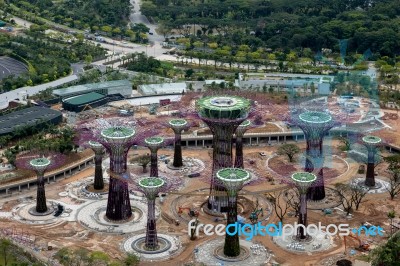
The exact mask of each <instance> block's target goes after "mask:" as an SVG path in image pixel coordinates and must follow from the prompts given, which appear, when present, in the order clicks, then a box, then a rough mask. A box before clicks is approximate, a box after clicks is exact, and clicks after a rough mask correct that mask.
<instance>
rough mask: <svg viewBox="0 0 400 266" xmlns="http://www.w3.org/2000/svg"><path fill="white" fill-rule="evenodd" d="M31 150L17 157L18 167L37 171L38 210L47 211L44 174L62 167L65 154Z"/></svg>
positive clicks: (40, 211)
mask: <svg viewBox="0 0 400 266" xmlns="http://www.w3.org/2000/svg"><path fill="white" fill-rule="evenodd" d="M40 153H42V155H39V153H37V152H30V153H27V154H24V155H21V156H18V157H17V159H16V165H17V168H25V169H31V170H33V171H35V173H36V176H37V192H36V212H37V213H46V212H47V211H48V208H47V204H46V191H45V181H44V174H45V172H46V171H48V170H52V169H56V168H58V167H60V166H61V165H62V164H63V163H64V161H65V156H64V155H63V154H59V153H54V152H45V153H43V152H40Z"/></svg>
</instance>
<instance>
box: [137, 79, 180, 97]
mask: <svg viewBox="0 0 400 266" xmlns="http://www.w3.org/2000/svg"><path fill="white" fill-rule="evenodd" d="M186 89H187V86H186V83H185V82H178V83H161V84H143V85H139V86H138V92H139V93H140V94H142V95H159V94H181V93H182V92H186Z"/></svg>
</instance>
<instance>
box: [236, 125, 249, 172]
mask: <svg viewBox="0 0 400 266" xmlns="http://www.w3.org/2000/svg"><path fill="white" fill-rule="evenodd" d="M250 125H251V122H250V120H245V121H244V122H243V123H241V124H240V125H239V126H238V127H237V129H236V132H235V135H236V145H235V146H236V153H235V168H243V135H244V133H245V132H246V131H247V129H248V128H249V127H250Z"/></svg>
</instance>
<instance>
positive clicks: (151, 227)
mask: <svg viewBox="0 0 400 266" xmlns="http://www.w3.org/2000/svg"><path fill="white" fill-rule="evenodd" d="M164 185H165V182H164V180H163V179H161V178H158V177H147V178H142V179H140V180H139V182H138V186H139V188H140V189H141V190H142V192H143V193H144V195H145V196H146V198H147V207H148V209H147V228H146V241H145V247H146V249H148V250H156V249H157V247H158V238H157V227H156V196H157V195H158V193H159V192H160V191H161V190H162V188H163V186H164Z"/></svg>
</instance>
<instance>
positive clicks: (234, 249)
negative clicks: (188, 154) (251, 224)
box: [216, 168, 250, 257]
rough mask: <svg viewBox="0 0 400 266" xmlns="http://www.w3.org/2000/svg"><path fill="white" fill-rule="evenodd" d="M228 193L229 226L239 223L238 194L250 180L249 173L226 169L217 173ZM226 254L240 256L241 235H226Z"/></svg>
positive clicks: (238, 169) (236, 169) (237, 169)
mask: <svg viewBox="0 0 400 266" xmlns="http://www.w3.org/2000/svg"><path fill="white" fill-rule="evenodd" d="M216 176H217V178H218V179H219V181H220V182H221V183H222V185H223V186H224V188H225V189H226V191H227V193H228V215H227V226H228V225H230V224H235V223H237V194H238V192H239V191H240V190H241V189H242V187H243V184H244V183H245V182H246V181H247V180H248V179H249V178H250V174H249V172H247V171H246V170H243V169H240V168H224V169H221V170H219V171H218V172H217V173H216ZM224 254H225V255H226V256H228V257H236V256H238V255H239V254H240V245H239V234H237V233H235V234H233V235H230V234H228V233H226V234H225V244H224Z"/></svg>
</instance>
